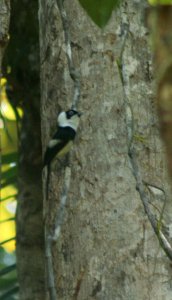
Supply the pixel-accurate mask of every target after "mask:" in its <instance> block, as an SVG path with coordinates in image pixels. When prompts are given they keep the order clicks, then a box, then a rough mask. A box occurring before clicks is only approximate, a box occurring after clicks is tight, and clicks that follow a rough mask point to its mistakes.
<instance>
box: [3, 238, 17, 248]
mask: <svg viewBox="0 0 172 300" xmlns="http://www.w3.org/2000/svg"><path fill="white" fill-rule="evenodd" d="M15 239H16V237H15V236H14V237H12V238H10V239H8V240H5V241H2V242H1V243H0V246H2V245H4V244H6V243H9V242H11V241H14V240H15Z"/></svg>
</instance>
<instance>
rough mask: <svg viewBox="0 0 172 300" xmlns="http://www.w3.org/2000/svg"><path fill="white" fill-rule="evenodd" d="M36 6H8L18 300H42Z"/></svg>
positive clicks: (16, 3)
mask: <svg viewBox="0 0 172 300" xmlns="http://www.w3.org/2000/svg"><path fill="white" fill-rule="evenodd" d="M37 13H38V3H37V1H29V0H28V1H18V0H14V1H12V17H11V26H10V42H9V46H8V49H7V51H6V60H5V65H6V66H10V67H11V73H10V74H9V73H7V75H6V76H7V78H8V84H9V86H10V87H12V88H11V92H12V95H11V99H10V100H11V101H12V105H13V106H22V109H23V114H24V116H23V119H22V128H21V132H20V137H19V139H20V147H19V148H20V149H19V152H20V156H19V182H18V185H19V196H18V207H17V217H16V219H17V251H16V252H17V269H18V280H19V287H20V299H21V300H22V299H23V300H27V299H28V300H29V299H30V300H31V299H32V300H33V299H36V300H39V299H40V300H42V299H44V298H45V285H44V266H45V263H44V233H43V218H42V184H41V178H42V157H41V144H40V135H41V134H40V93H39V88H40V86H39V37H38V18H37Z"/></svg>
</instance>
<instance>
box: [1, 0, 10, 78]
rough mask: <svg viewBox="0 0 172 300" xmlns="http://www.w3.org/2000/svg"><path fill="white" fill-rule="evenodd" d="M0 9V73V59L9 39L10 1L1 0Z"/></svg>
mask: <svg viewBox="0 0 172 300" xmlns="http://www.w3.org/2000/svg"><path fill="white" fill-rule="evenodd" d="M0 10H1V13H0V73H1V74H2V59H3V55H4V50H5V47H6V46H7V43H8V40H9V36H8V34H9V23H10V1H5V0H4V1H3V0H2V1H1V4H0ZM1 76H2V75H1Z"/></svg>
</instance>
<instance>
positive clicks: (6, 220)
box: [0, 218, 16, 224]
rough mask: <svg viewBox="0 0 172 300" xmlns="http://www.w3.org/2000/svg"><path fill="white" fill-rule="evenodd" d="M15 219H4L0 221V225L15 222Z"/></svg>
mask: <svg viewBox="0 0 172 300" xmlns="http://www.w3.org/2000/svg"><path fill="white" fill-rule="evenodd" d="M15 219H16V218H8V219H5V220H2V221H0V224H2V223H6V222H10V221H15Z"/></svg>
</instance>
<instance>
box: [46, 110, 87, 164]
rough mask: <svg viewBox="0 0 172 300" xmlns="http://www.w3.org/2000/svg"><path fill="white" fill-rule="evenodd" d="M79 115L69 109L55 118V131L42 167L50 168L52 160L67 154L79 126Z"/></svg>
mask: <svg viewBox="0 0 172 300" xmlns="http://www.w3.org/2000/svg"><path fill="white" fill-rule="evenodd" d="M80 116H81V113H79V112H78V111H76V110H74V109H71V110H68V111H66V112H65V111H63V112H61V113H60V114H59V115H58V118H57V131H56V133H55V134H54V135H53V137H52V139H51V140H50V141H49V143H48V146H47V149H46V151H45V155H44V163H43V166H44V167H45V166H48V167H49V166H50V164H51V162H52V160H53V159H54V158H55V157H57V158H60V157H63V156H64V155H65V154H67V153H68V152H69V151H70V149H71V147H72V145H73V140H74V138H75V135H76V131H77V128H78V125H79V119H80Z"/></svg>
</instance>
